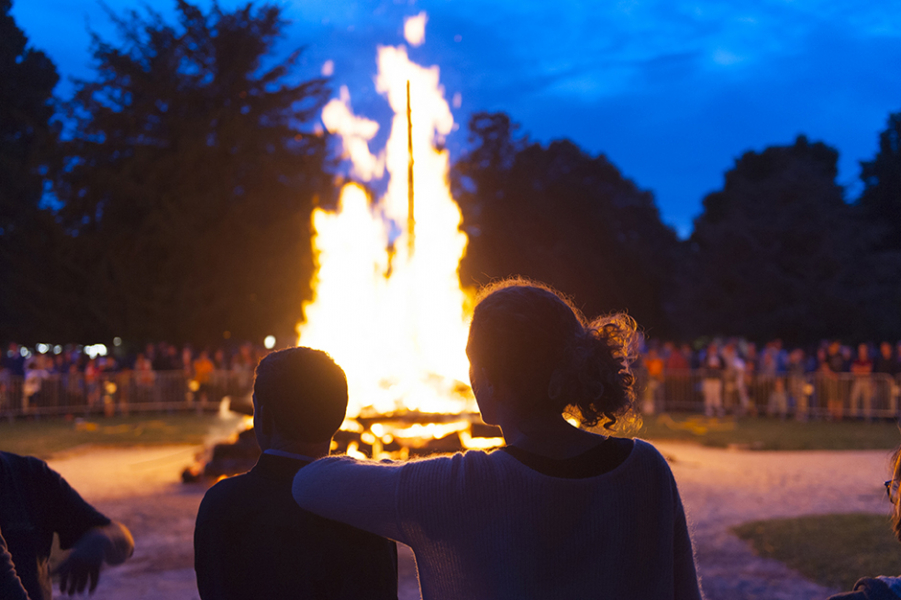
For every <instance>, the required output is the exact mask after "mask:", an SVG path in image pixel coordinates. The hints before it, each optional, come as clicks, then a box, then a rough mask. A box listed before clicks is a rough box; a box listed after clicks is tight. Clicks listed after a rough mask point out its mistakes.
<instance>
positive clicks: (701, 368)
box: [641, 339, 901, 420]
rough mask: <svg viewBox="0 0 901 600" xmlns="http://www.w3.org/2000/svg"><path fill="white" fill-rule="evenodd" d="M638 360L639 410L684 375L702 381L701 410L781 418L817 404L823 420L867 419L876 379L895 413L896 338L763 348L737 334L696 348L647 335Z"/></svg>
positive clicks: (900, 353) (899, 365) (900, 357)
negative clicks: (648, 339) (640, 371)
mask: <svg viewBox="0 0 901 600" xmlns="http://www.w3.org/2000/svg"><path fill="white" fill-rule="evenodd" d="M641 366H642V368H643V372H644V374H645V376H646V378H647V385H646V386H645V388H644V390H645V393H644V397H643V402H644V410H645V412H652V411H653V410H654V407H655V405H657V404H659V402H660V399H661V398H663V397H665V396H666V395H670V396H672V395H673V392H677V391H678V385H677V384H678V383H679V382H680V381H681V380H682V379H684V378H685V377H687V376H688V374H689V373H691V374H693V375H694V376H696V377H698V378H700V380H701V381H700V383H699V387H700V392H701V394H702V396H703V399H704V410H705V412H706V414H707V415H708V416H721V415H723V414H725V413H726V412H730V411H731V412H734V413H736V414H760V413H766V414H769V415H779V416H782V417H785V416H787V415H788V414H789V412H793V413H794V414H795V416H796V417H797V418H799V419H805V418H807V417H808V416H809V415H810V413H811V409H813V408H815V406H814V404H816V408H821V409H824V411H825V416H826V417H827V418H829V419H836V420H837V419H842V418H844V417H847V416H863V417H864V418H867V419H869V418H872V416H873V411H874V406H873V399H874V395H875V392H876V386H877V384H881V385H883V387H884V388H885V390H884V391H885V392H886V393H884V394H883V396H885V397H886V398H887V400H888V406H886V407H885V408H886V409H887V410H889V411H890V412H891V413H892V414H893V415H894V413H896V412H897V408H898V395H899V388H898V375H899V373H901V342H898V343H897V344H895V345H893V344H892V343H890V342H887V341H883V342H881V343H879V344H878V345H876V344H873V343H860V344H857V345H856V346H850V345H846V344H843V343H842V342H841V341H839V340H824V341H822V342H821V343H820V344H818V345H816V346H812V347H809V348H802V347H793V348H787V347H785V346H784V344H783V343H782V340H779V339H776V340H772V341H770V342H767V343H766V344H764V345H763V346H762V347H758V346H757V345H756V344H755V343H753V342H748V341H746V340H743V339H727V340H714V341H711V342H710V343H707V344H698V345H697V346H695V347H692V346H691V345H689V344H682V345H680V346H677V345H676V344H674V343H672V342H664V343H658V342H653V341H651V342H649V343H647V344H646V345H645V348H644V349H643V352H642V359H641ZM811 382H814V384H815V385H814V384H812V383H811ZM821 412H823V411H821Z"/></svg>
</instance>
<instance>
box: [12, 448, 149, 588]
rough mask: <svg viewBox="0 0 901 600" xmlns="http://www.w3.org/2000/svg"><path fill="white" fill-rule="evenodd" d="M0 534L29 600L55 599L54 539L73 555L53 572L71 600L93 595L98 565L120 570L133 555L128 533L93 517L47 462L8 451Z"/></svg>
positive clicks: (95, 514) (98, 516) (97, 515)
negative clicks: (0, 533) (52, 547)
mask: <svg viewBox="0 0 901 600" xmlns="http://www.w3.org/2000/svg"><path fill="white" fill-rule="evenodd" d="M0 531H2V532H3V538H4V540H5V542H6V544H8V548H9V554H10V555H11V556H12V563H13V565H14V568H15V571H16V574H17V576H18V577H19V579H20V580H21V583H22V586H23V587H24V588H25V590H27V592H28V595H29V596H30V597H31V599H32V600H50V598H52V596H53V592H52V584H51V581H50V548H51V546H52V545H53V536H54V534H56V535H58V536H59V544H60V547H61V548H62V549H63V550H68V549H71V550H72V552H71V553H70V554H69V556H68V558H66V560H64V561H63V562H62V563H61V564H60V565H59V566H58V567H57V569H56V570H57V572H58V573H59V575H60V591H62V592H64V593H68V594H69V595H72V594H74V593H76V592H77V593H79V594H80V593H82V592H84V591H85V590H86V589H87V590H88V591H91V592H93V591H94V588H96V587H97V582H98V579H99V576H100V567H101V565H102V564H103V563H104V562H105V563H107V564H110V565H118V564H120V563H122V562H124V561H125V560H126V559H127V558H128V557H130V556H131V554H132V552H133V551H134V540H132V537H131V533H130V532H129V531H128V529H126V528H125V526H124V525H122V524H120V523H116V522H115V521H110V520H109V519H108V518H107V517H105V516H104V515H102V514H100V513H99V512H97V510H95V509H94V507H93V506H91V505H90V504H88V503H87V502H85V501H84V500H83V499H82V497H81V496H79V495H78V492H76V491H75V490H74V489H72V487H71V486H70V485H69V484H68V483H67V482H66V480H65V479H63V478H62V477H61V476H60V475H59V473H57V472H56V471H54V470H52V469H51V468H50V467H48V466H47V463H45V462H44V461H42V460H39V459H37V458H33V457H30V456H18V455H16V454H10V453H8V452H0ZM0 564H2V563H0ZM8 578H9V576H8V573H7V579H8ZM0 585H3V584H0ZM0 589H3V588H2V587H0ZM7 597H8V596H5V595H4V596H2V598H4V600H5V598H7ZM11 597H13V598H15V597H16V596H15V595H13V596H11Z"/></svg>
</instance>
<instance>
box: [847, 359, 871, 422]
mask: <svg viewBox="0 0 901 600" xmlns="http://www.w3.org/2000/svg"><path fill="white" fill-rule="evenodd" d="M851 373H853V374H854V383H853V384H852V385H851V399H850V406H849V409H850V412H851V414H852V415H853V416H860V415H861V411H860V405H861V403H862V404H863V417H864V418H865V419H866V420H867V421H870V420H872V419H873V361H871V360H870V356H869V350H868V349H867V345H866V344H860V345H859V346H858V347H857V358H856V359H855V360H854V362H852V363H851Z"/></svg>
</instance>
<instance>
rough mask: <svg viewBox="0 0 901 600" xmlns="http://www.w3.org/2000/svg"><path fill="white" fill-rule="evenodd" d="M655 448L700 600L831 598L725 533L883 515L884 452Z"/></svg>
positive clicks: (663, 445)
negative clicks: (669, 477)
mask: <svg viewBox="0 0 901 600" xmlns="http://www.w3.org/2000/svg"><path fill="white" fill-rule="evenodd" d="M655 445H656V446H657V448H658V449H660V451H661V452H662V453H663V454H664V456H666V457H667V458H668V459H669V461H670V464H671V466H672V469H673V473H674V474H675V476H676V482H677V483H678V485H679V490H680V492H681V494H682V498H683V503H684V504H685V507H686V511H687V512H688V516H689V519H690V521H691V526H692V537H693V539H694V543H695V549H696V553H697V561H698V568H699V572H700V575H701V581H702V585H703V588H704V593H705V595H706V597H707V599H708V600H726V599H730V600H731V599H733V598H735V599H738V598H742V599H752V598H768V599H782V598H785V599H786V600H787V599H792V600H807V599H810V600H813V599H815V598H816V599H823V598H826V597H827V596H829V595H830V594H832V593H835V592H836V591H838V590H828V589H826V588H823V587H821V586H818V585H815V584H813V583H810V582H809V581H807V580H805V579H803V578H802V577H801V576H800V575H798V574H797V573H795V572H794V571H791V570H790V569H788V568H787V567H785V565H783V564H782V563H780V562H777V561H775V560H769V559H761V558H759V557H757V556H756V555H755V554H754V553H753V552H752V551H751V549H750V548H749V546H748V545H747V544H745V543H744V542H742V541H741V540H739V539H738V538H736V537H735V536H734V535H732V534H731V533H730V532H729V529H730V528H731V527H733V526H735V525H738V524H740V523H744V522H747V521H753V520H758V519H768V518H773V517H795V516H801V515H810V514H828V513H842V512H869V513H883V514H888V513H889V504H888V502H887V501H886V499H885V489H884V488H883V487H882V482H883V481H884V480H885V477H886V473H887V472H888V459H889V453H888V452H885V451H846V452H739V451H735V452H730V451H728V450H719V449H713V448H702V447H700V446H695V445H690V444H674V443H662V442H661V443H657V444H655ZM883 574H885V575H894V573H883ZM863 575H871V576H872V575H879V573H861V576H863Z"/></svg>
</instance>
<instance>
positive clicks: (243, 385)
mask: <svg viewBox="0 0 901 600" xmlns="http://www.w3.org/2000/svg"><path fill="white" fill-rule="evenodd" d="M252 385H253V378H252V374H250V373H249V372H248V373H243V372H231V371H214V372H213V373H211V374H210V377H209V380H208V381H206V382H202V383H201V382H199V381H197V380H196V379H195V378H193V377H192V376H190V375H189V374H186V373H184V372H182V371H151V372H134V371H120V372H113V373H100V374H97V375H95V376H85V374H84V373H66V374H57V373H54V374H47V375H43V376H38V375H34V374H31V375H29V374H26V376H25V377H24V378H23V377H15V376H11V375H9V374H8V373H0V416H3V417H8V418H14V417H17V416H23V415H64V414H72V415H91V414H106V415H109V416H111V415H116V414H120V415H126V414H129V413H131V412H141V411H171V412H175V411H185V410H196V411H205V410H210V411H212V410H217V409H218V408H219V403H220V401H221V400H222V399H223V398H225V397H226V396H228V397H230V398H233V399H236V398H238V399H241V400H244V399H246V397H248V396H249V394H250V393H251V390H252Z"/></svg>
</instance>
